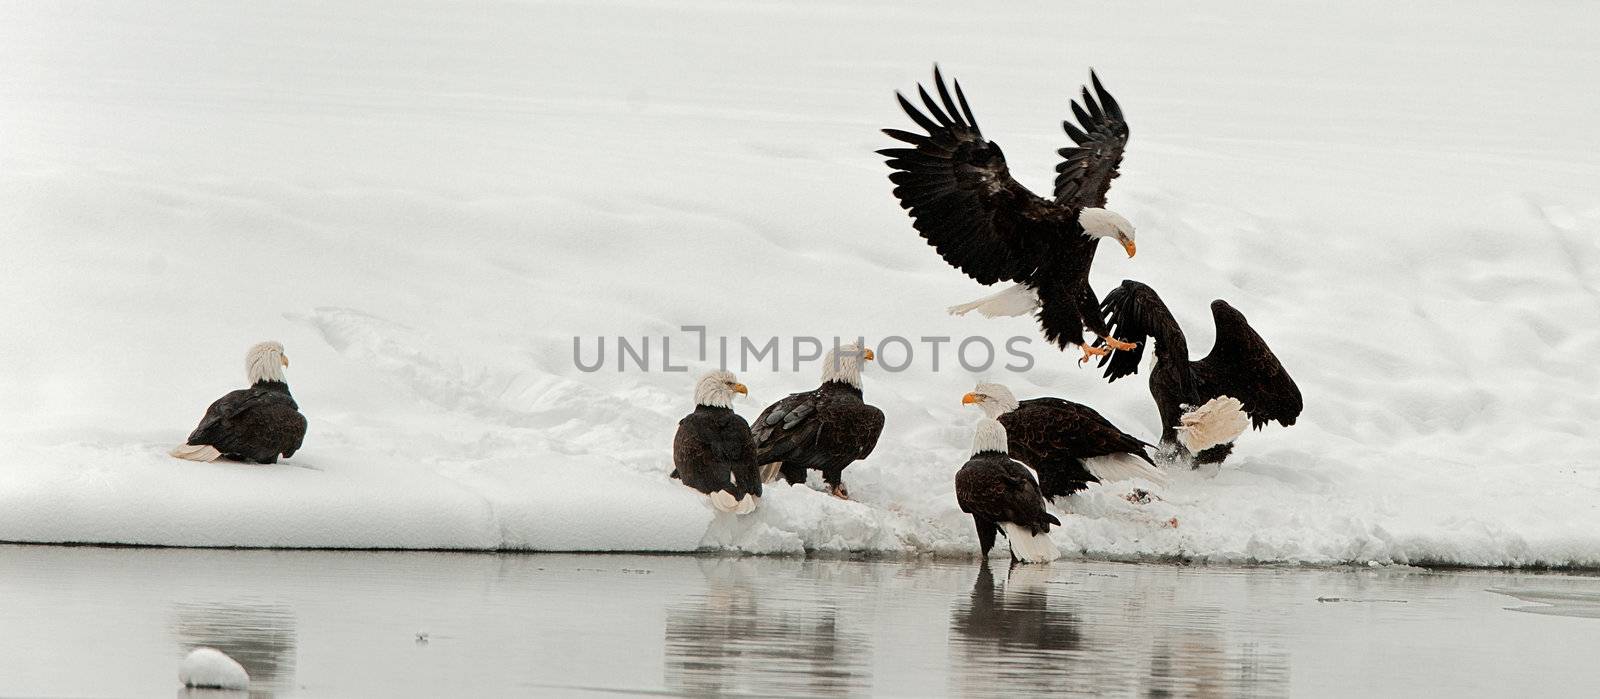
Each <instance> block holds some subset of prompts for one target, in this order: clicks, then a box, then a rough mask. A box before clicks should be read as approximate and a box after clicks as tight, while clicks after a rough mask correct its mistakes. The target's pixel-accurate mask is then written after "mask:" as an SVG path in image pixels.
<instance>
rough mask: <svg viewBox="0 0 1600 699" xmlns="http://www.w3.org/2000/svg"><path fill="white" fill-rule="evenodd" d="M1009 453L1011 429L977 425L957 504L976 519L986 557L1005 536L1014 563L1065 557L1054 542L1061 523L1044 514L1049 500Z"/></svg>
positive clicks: (986, 421)
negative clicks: (1054, 527)
mask: <svg viewBox="0 0 1600 699" xmlns="http://www.w3.org/2000/svg"><path fill="white" fill-rule="evenodd" d="M1006 453H1007V451H1006V428H1005V427H1004V426H1002V425H1001V424H1000V423H999V422H998V421H995V420H991V419H989V418H983V419H980V420H978V426H977V430H976V431H975V432H974V434H973V437H972V458H971V459H968V460H967V463H966V465H964V466H962V467H961V470H960V471H957V472H956V503H957V504H959V505H960V506H961V511H962V512H965V513H967V514H970V515H972V524H973V526H975V527H977V529H978V545H979V547H981V548H982V549H983V555H984V556H985V557H988V555H989V549H992V548H994V535H995V534H996V533H1000V532H1004V533H1005V535H1006V540H1007V541H1009V542H1010V543H1011V560H1013V561H1021V562H1023V563H1049V562H1050V561H1053V560H1055V559H1057V558H1059V557H1060V556H1061V552H1060V551H1058V550H1056V544H1055V542H1054V541H1051V540H1050V525H1052V524H1054V525H1057V526H1059V525H1060V524H1061V520H1058V519H1056V517H1055V515H1052V514H1050V513H1049V512H1046V511H1045V509H1044V495H1043V494H1042V493H1040V492H1039V484H1038V483H1035V482H1034V480H1033V474H1032V473H1030V472H1029V471H1028V467H1026V466H1023V465H1022V464H1019V463H1017V462H1016V461H1013V460H1011V457H1009V456H1007V455H1006Z"/></svg>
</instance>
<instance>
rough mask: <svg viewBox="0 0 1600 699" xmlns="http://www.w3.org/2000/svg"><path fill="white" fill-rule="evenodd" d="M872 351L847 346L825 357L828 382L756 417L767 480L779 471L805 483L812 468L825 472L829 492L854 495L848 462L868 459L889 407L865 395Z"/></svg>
mask: <svg viewBox="0 0 1600 699" xmlns="http://www.w3.org/2000/svg"><path fill="white" fill-rule="evenodd" d="M872 358H873V356H872V350H870V349H863V348H862V347H861V346H860V345H856V344H849V345H841V346H839V347H837V348H835V349H833V350H830V351H829V352H828V354H827V356H825V357H823V360H822V385H821V386H820V387H818V388H817V389H816V390H814V391H806V392H805V393H794V394H791V395H790V396H789V397H788V398H784V399H783V400H780V401H778V402H776V403H773V404H772V405H769V406H767V409H766V410H763V411H761V416H760V417H757V418H756V422H755V425H754V427H753V428H752V431H753V432H754V434H755V439H756V458H757V461H758V463H761V464H762V476H763V480H767V481H773V480H777V477H778V475H779V474H782V476H783V478H784V479H785V480H787V481H788V482H789V483H790V484H795V483H804V482H805V481H806V469H816V470H818V471H821V472H822V479H823V480H824V481H826V482H827V484H828V492H830V493H832V494H833V495H834V496H835V497H838V498H841V499H849V497H850V494H849V491H847V490H845V487H844V469H845V467H846V466H849V465H850V464H852V463H854V462H856V461H858V460H860V459H865V458H867V455H868V454H871V453H872V448H873V447H875V446H877V444H878V435H880V434H882V433H883V411H881V410H879V409H877V408H875V407H873V406H870V405H867V403H866V402H865V401H863V400H862V397H861V363H862V362H864V361H870V360H872Z"/></svg>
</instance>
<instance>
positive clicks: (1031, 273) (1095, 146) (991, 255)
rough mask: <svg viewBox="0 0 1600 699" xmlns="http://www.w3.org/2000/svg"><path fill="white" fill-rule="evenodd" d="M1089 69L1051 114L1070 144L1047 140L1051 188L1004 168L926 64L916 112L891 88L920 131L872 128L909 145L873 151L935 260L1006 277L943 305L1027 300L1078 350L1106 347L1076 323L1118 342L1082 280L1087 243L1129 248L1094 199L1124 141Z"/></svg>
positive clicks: (1126, 234)
mask: <svg viewBox="0 0 1600 699" xmlns="http://www.w3.org/2000/svg"><path fill="white" fill-rule="evenodd" d="M1089 75H1090V81H1091V82H1092V83H1093V84H1094V94H1092V95H1091V94H1090V93H1089V88H1087V87H1085V88H1083V92H1082V98H1081V101H1082V104H1079V103H1078V102H1073V103H1072V112H1073V115H1074V116H1076V117H1077V120H1078V123H1077V124H1073V123H1072V122H1071V121H1064V122H1062V123H1061V126H1062V128H1063V129H1065V130H1066V132H1067V135H1068V136H1070V137H1072V140H1073V142H1074V143H1075V144H1076V145H1075V146H1070V147H1067V148H1062V149H1060V151H1058V152H1059V153H1060V155H1061V156H1062V158H1063V159H1062V162H1061V164H1060V165H1057V166H1056V172H1057V175H1056V184H1055V192H1054V195H1053V198H1052V199H1044V198H1042V197H1040V196H1038V195H1036V194H1034V193H1033V192H1031V191H1028V188H1026V187H1024V186H1022V185H1021V184H1020V183H1018V182H1017V181H1016V180H1015V179H1012V177H1011V172H1010V170H1009V169H1008V168H1007V167H1006V159H1005V155H1004V154H1002V153H1001V152H1000V146H999V145H997V144H995V143H994V142H992V141H988V140H985V139H984V137H983V134H982V133H981V132H980V131H979V129H978V122H977V120H975V119H974V118H973V117H972V109H971V107H969V106H968V105H967V97H966V95H965V94H963V93H962V91H961V83H959V82H957V83H955V98H954V99H952V98H951V94H950V90H949V89H947V88H946V87H945V82H944V77H943V76H942V75H940V74H939V69H938V67H935V68H934V70H933V81H934V84H935V87H936V88H937V90H938V92H939V100H938V101H935V100H934V99H933V97H931V96H930V95H929V94H928V91H927V90H926V89H925V88H923V87H922V86H921V85H918V86H917V93H918V95H919V96H920V97H921V99H922V104H923V106H925V107H926V108H927V110H928V114H923V113H922V111H920V110H918V109H917V107H916V106H915V105H913V104H912V103H911V102H910V100H907V99H906V98H905V96H904V95H900V94H899V93H896V97H898V98H899V100H900V106H901V108H902V109H904V110H905V112H906V114H907V115H908V116H910V117H911V120H912V121H915V122H916V123H917V125H918V126H921V127H922V128H923V129H924V130H926V131H927V132H928V133H927V134H926V135H923V134H919V133H911V132H908V131H901V130H899V129H884V130H883V132H884V133H886V134H888V135H889V136H891V137H893V138H895V139H897V140H900V141H903V142H905V143H908V144H910V145H911V146H912V147H911V148H886V149H884V150H880V151H878V153H880V154H882V155H884V156H887V157H888V164H889V167H891V168H893V169H894V170H895V172H893V173H891V174H890V175H889V180H890V181H891V182H893V183H894V184H895V188H894V195H895V197H897V198H899V200H900V206H901V207H902V208H905V209H908V210H910V212H911V217H912V219H913V226H914V227H915V228H916V229H917V231H918V232H919V233H921V234H922V237H923V238H925V239H927V241H928V243H929V244H930V245H933V247H934V249H935V250H937V251H938V252H939V255H940V256H942V257H943V258H944V260H945V262H948V263H950V265H951V266H953V267H956V268H957V269H960V270H961V271H962V272H965V273H966V274H967V276H970V277H972V278H973V279H975V280H977V281H978V283H980V284H994V283H997V282H1002V281H1012V282H1016V283H1017V284H1016V285H1015V286H1012V287H1010V288H1008V289H1005V290H1004V291H1001V292H1000V293H997V294H994V295H992V296H988V297H985V298H982V299H978V300H977V301H973V302H971V303H967V304H962V305H959V306H954V307H952V308H951V309H950V311H951V312H952V313H955V314H957V315H961V314H965V313H967V312H968V311H972V310H976V311H978V312H979V313H982V314H983V315H985V316H990V317H993V316H1016V315H1022V314H1024V313H1029V312H1033V311H1035V310H1037V311H1038V313H1037V318H1038V320H1039V326H1040V328H1042V329H1043V331H1044V336H1045V339H1046V340H1048V341H1050V342H1052V343H1054V344H1055V345H1056V346H1057V347H1060V348H1061V349H1063V350H1065V349H1066V348H1067V346H1068V345H1078V346H1079V347H1080V348H1081V349H1082V350H1083V353H1084V354H1083V358H1084V359H1088V358H1089V357H1090V356H1092V355H1103V354H1105V352H1106V350H1105V349H1104V348H1103V347H1100V346H1098V345H1089V344H1085V343H1084V341H1083V330H1084V328H1088V329H1089V330H1091V331H1093V332H1094V333H1095V334H1096V335H1098V336H1100V337H1101V338H1102V339H1104V340H1105V342H1107V343H1109V344H1110V345H1111V346H1112V347H1121V346H1122V343H1121V342H1119V341H1117V340H1116V339H1114V338H1111V337H1110V333H1111V331H1110V329H1109V328H1108V327H1107V326H1106V324H1105V322H1104V320H1103V319H1102V317H1101V315H1100V308H1099V303H1100V302H1099V298H1098V297H1097V296H1096V295H1095V293H1094V289H1091V288H1090V287H1089V266H1090V265H1091V264H1092V263H1093V262H1094V253H1095V246H1096V244H1097V243H1099V242H1100V239H1101V238H1112V239H1114V240H1116V241H1117V242H1119V243H1121V244H1122V246H1123V248H1124V249H1126V250H1127V252H1128V256H1129V257H1133V254H1134V251H1135V247H1134V234H1133V225H1132V224H1130V223H1128V220H1127V219H1125V218H1123V217H1122V216H1120V215H1118V214H1116V213H1113V212H1111V211H1107V210H1106V209H1105V208H1104V207H1105V203H1106V191H1107V190H1108V189H1110V188H1111V180H1112V179H1114V178H1116V177H1117V166H1118V165H1119V164H1120V163H1121V162H1122V151H1123V148H1124V147H1125V146H1126V145H1127V143H1128V124H1127V122H1125V121H1124V120H1123V118H1122V107H1121V106H1119V105H1118V104H1117V101H1116V100H1115V99H1112V97H1111V95H1110V93H1108V92H1106V89H1105V87H1104V86H1102V85H1101V84H1100V78H1099V77H1098V76H1095V75H1094V73H1092V72H1091V73H1090V74H1089ZM929 115H931V116H929ZM1129 349H1131V347H1129ZM1081 361H1082V360H1080V363H1081Z"/></svg>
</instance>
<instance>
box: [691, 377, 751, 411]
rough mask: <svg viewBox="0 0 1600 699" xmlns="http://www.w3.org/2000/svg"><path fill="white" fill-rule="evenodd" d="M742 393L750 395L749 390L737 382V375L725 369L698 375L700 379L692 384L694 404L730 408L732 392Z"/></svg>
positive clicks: (731, 405)
mask: <svg viewBox="0 0 1600 699" xmlns="http://www.w3.org/2000/svg"><path fill="white" fill-rule="evenodd" d="M735 393H743V394H745V395H747V396H748V395H750V390H749V389H747V388H745V387H744V384H742V383H739V377H737V376H734V375H733V372H731V371H728V370H726V369H717V370H715V371H708V372H706V373H704V374H701V375H700V381H699V382H698V383H696V384H695V385H694V404H695V405H709V406H711V407H713V408H732V407H733V394H735Z"/></svg>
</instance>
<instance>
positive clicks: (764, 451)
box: [750, 391, 822, 464]
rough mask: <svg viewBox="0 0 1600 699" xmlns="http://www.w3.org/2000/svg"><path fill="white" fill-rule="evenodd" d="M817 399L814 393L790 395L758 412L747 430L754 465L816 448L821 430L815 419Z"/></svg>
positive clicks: (817, 394)
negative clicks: (751, 444)
mask: <svg viewBox="0 0 1600 699" xmlns="http://www.w3.org/2000/svg"><path fill="white" fill-rule="evenodd" d="M821 398H822V396H821V394H820V393H819V392H817V391H807V392H805V393H793V394H790V395H789V397H787V398H784V399H783V400H780V401H778V402H776V403H773V404H772V405H769V406H767V409H766V410H763V411H761V415H760V416H758V417H756V421H755V424H753V425H751V427H750V432H751V434H752V435H753V436H754V437H755V448H756V460H757V462H758V463H762V464H766V463H771V462H774V461H783V460H785V459H787V458H788V457H789V455H790V454H793V453H795V452H796V451H798V450H800V449H803V448H805V447H808V446H811V445H813V444H816V442H817V434H818V430H819V428H820V426H821V422H820V421H819V420H817V419H816V417H817V408H819V407H821Z"/></svg>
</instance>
